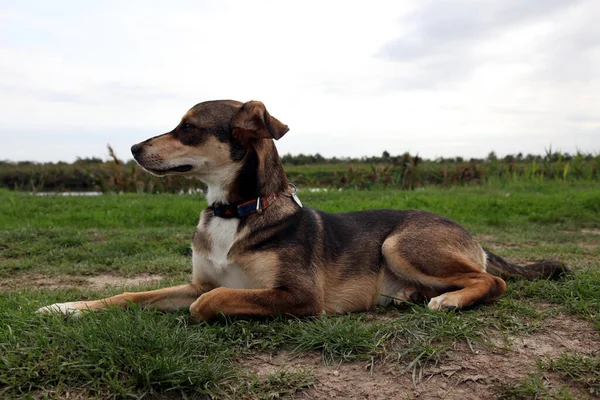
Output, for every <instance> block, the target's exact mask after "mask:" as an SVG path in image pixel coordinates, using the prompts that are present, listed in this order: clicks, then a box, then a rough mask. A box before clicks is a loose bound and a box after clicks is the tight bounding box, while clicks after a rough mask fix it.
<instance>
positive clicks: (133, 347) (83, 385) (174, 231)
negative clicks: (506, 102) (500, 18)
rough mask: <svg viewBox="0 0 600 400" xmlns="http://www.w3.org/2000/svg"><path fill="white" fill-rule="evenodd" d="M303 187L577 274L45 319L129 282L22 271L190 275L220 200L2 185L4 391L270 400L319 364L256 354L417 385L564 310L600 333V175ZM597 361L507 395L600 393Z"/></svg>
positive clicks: (306, 379) (569, 366)
mask: <svg viewBox="0 0 600 400" xmlns="http://www.w3.org/2000/svg"><path fill="white" fill-rule="evenodd" d="M300 197H301V199H302V201H303V202H304V203H305V204H309V205H311V206H313V207H316V208H320V209H323V210H326V211H332V212H339V211H353V210H360V209H367V208H420V209H426V210H430V211H434V212H439V213H441V214H444V215H447V216H449V217H451V218H453V219H455V220H457V221H459V222H461V223H462V224H463V225H465V226H466V227H467V228H468V229H469V230H470V231H471V232H473V233H474V234H475V235H477V236H478V237H480V238H482V241H483V243H484V244H485V245H487V247H489V248H490V249H492V250H493V251H494V252H496V253H498V254H499V255H501V256H507V257H513V258H515V259H517V260H531V259H535V258H560V259H562V260H565V261H567V262H568V263H569V264H571V265H572V266H573V267H574V269H575V271H576V272H575V274H574V275H573V276H571V277H569V278H566V279H564V280H561V281H558V282H551V281H535V282H527V281H522V280H517V281H514V282H511V283H510V285H509V290H508V291H507V294H506V295H505V296H504V297H503V298H501V299H500V300H499V301H497V302H495V303H493V304H489V305H484V306H480V307H476V308H473V309H470V310H465V311H459V312H433V311H430V310H428V309H427V308H424V307H423V306H422V305H406V306H404V307H402V308H393V307H387V308H379V309H376V310H374V311H373V312H370V313H362V314H352V315H342V316H321V317H316V318H307V319H301V320H298V319H281V318H274V319H268V320H245V319H221V320H219V321H216V322H212V323H201V324H198V323H196V322H195V321H193V320H192V319H191V317H190V316H189V313H187V312H179V313H174V314H163V313H158V312H152V311H143V310H140V309H138V308H136V307H132V309H131V310H128V311H127V312H123V311H120V310H110V311H107V312H104V313H101V314H97V315H96V314H91V315H87V316H86V317H85V318H83V319H81V320H71V319H69V318H67V319H65V318H63V317H61V316H58V315H54V316H49V317H40V316H36V315H35V314H34V311H35V309H36V308H38V307H40V306H42V305H46V304H51V303H54V302H58V301H69V300H75V299H91V298H99V297H104V296H107V295H110V294H116V293H119V292H121V291H122V288H107V289H92V288H89V287H86V286H81V287H76V288H70V287H67V288H60V287H59V288H57V289H52V290H40V289H38V288H32V287H27V286H26V285H23V284H22V283H18V284H17V283H16V282H23V281H26V279H27V278H28V277H31V276H41V277H44V278H45V279H48V280H50V279H57V280H59V281H60V280H61V279H64V277H68V276H71V277H73V276H85V275H98V274H106V273H109V274H112V275H116V276H135V275H137V274H140V273H153V274H159V275H161V276H165V277H168V278H167V279H165V280H163V281H161V282H159V283H155V284H153V285H150V286H147V287H158V286H161V287H162V286H168V285H171V284H174V283H179V282H182V281H185V280H186V279H188V277H189V274H190V264H191V261H190V251H189V242H190V238H191V233H192V230H193V227H194V226H195V224H196V223H197V219H198V215H199V212H200V210H201V209H202V208H203V207H204V206H205V205H206V203H205V201H204V199H203V198H202V197H201V196H191V195H184V196H178V195H166V194H164V195H152V196H150V195H135V194H124V195H105V196H100V197H83V198H73V197H53V196H50V197H35V196H30V195H26V194H22V193H15V192H8V191H0V227H1V230H0V288H2V289H1V290H0V326H2V329H0V397H8V398H11V397H15V398H19V397H24V396H33V397H51V396H55V397H59V398H60V397H66V396H67V395H66V393H81V394H82V395H85V396H97V397H102V398H129V397H149V398H159V397H163V396H174V397H188V398H203V397H206V396H213V397H218V398H252V399H254V398H265V399H266V398H275V397H281V396H287V395H290V394H292V393H295V392H296V391H299V390H304V389H305V388H307V387H309V386H311V385H312V384H313V382H314V381H315V376H313V374H314V372H313V371H311V370H307V369H303V368H294V365H290V368H286V369H282V370H275V371H271V372H269V373H267V374H266V375H265V374H259V373H258V372H257V371H255V370H252V369H251V368H249V367H248V366H245V364H244V363H243V362H242V360H244V359H245V358H247V357H252V356H253V355H256V354H261V353H267V354H276V353H280V352H289V353H290V354H294V355H295V357H302V355H303V354H306V353H316V354H320V356H321V358H322V359H323V362H324V363H325V364H329V363H338V362H361V363H365V364H367V365H368V366H369V367H370V369H371V372H372V373H377V371H378V365H388V366H395V368H397V369H398V370H399V371H406V373H409V374H412V375H411V376H412V377H413V380H414V382H415V383H418V382H419V380H420V377H421V376H422V373H423V371H424V370H425V369H426V368H428V367H429V366H431V365H434V364H436V363H438V364H439V363H444V362H445V361H447V360H449V358H450V357H451V351H452V350H453V349H455V348H456V346H457V345H461V346H465V348H466V349H467V351H476V349H477V351H480V350H481V349H498V351H502V349H503V348H507V349H508V348H510V346H511V343H512V340H514V338H515V337H520V336H527V335H535V334H536V332H537V331H538V330H539V329H540V327H543V326H544V324H545V323H546V321H548V320H550V319H551V318H552V317H553V316H557V315H570V316H573V318H583V319H585V320H587V321H590V324H591V325H593V327H594V328H595V329H596V330H598V331H600V317H599V315H600V272H599V269H598V265H599V259H600V246H599V245H598V244H599V240H600V236H598V229H599V228H600V193H599V191H598V190H597V188H596V186H595V184H593V183H585V182H583V183H581V182H580V183H577V184H568V183H560V184H558V183H554V184H549V183H546V184H544V183H542V184H536V185H535V186H527V185H521V184H512V185H508V186H490V187H463V188H451V189H439V188H429V189H423V190H417V191H413V192H398V191H391V190H379V191H343V192H338V191H331V192H326V193H309V192H302V193H301V196H300ZM582 229H583V231H582ZM58 286H60V285H58ZM130 289H133V288H130ZM139 289H140V288H135V290H139ZM469 349H471V350H469ZM598 365H600V364H599V363H598V359H597V357H591V356H589V355H583V354H569V355H565V356H564V357H562V358H555V359H549V360H545V361H544V360H541V361H540V362H539V363H538V367H537V368H538V370H537V371H534V372H532V375H531V376H529V377H528V378H526V379H525V380H524V381H521V382H506V383H505V384H504V385H503V386H499V387H498V390H497V394H498V396H504V397H505V398H544V396H546V397H551V398H552V397H553V396H554V397H555V398H569V397H568V396H571V395H572V393H577V392H576V391H575V392H573V390H576V389H577V388H580V389H581V388H583V389H584V390H587V391H590V390H598V382H599V378H598V376H599V373H598V371H599V370H600V368H599V367H598ZM549 372H551V373H552V374H555V375H557V376H565V377H570V378H569V379H570V380H572V381H573V382H574V384H575V385H576V386H575V389H573V388H570V387H569V386H568V385H567V386H564V385H563V386H560V385H558V384H555V383H551V384H550V383H549V381H548V380H547V378H545V377H544V375H543V374H545V373H549ZM573 396H574V395H573Z"/></svg>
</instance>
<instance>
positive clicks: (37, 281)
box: [0, 274, 163, 290]
mask: <svg viewBox="0 0 600 400" xmlns="http://www.w3.org/2000/svg"><path fill="white" fill-rule="evenodd" d="M162 279H163V277H162V276H161V275H153V274H141V275H136V276H132V277H123V276H118V275H111V274H102V275H96V276H86V275H50V276H48V275H40V274H20V275H17V276H15V277H13V278H10V279H0V290H8V289H21V288H38V289H69V288H76V287H85V288H87V289H105V288H107V287H111V286H112V287H132V286H137V285H142V284H150V283H154V282H158V281H160V280H162Z"/></svg>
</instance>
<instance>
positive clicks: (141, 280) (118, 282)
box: [85, 274, 163, 289]
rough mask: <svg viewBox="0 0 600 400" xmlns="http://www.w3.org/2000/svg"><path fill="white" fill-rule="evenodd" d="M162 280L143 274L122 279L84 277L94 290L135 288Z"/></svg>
mask: <svg viewBox="0 0 600 400" xmlns="http://www.w3.org/2000/svg"><path fill="white" fill-rule="evenodd" d="M162 279H163V277H162V276H160V275H152V274H143V275H136V276H134V277H129V278H124V277H122V276H115V275H98V276H90V277H86V278H85V280H86V281H87V282H88V283H89V284H90V285H91V286H92V287H93V288H96V289H104V288H106V287H108V286H137V285H147V284H150V283H154V282H159V281H161V280H162Z"/></svg>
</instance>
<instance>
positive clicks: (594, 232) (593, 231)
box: [581, 229, 600, 235]
mask: <svg viewBox="0 0 600 400" xmlns="http://www.w3.org/2000/svg"><path fill="white" fill-rule="evenodd" d="M581 233H587V234H590V235H600V229H582V230H581Z"/></svg>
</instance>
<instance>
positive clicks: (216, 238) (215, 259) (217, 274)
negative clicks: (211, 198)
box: [192, 218, 258, 289]
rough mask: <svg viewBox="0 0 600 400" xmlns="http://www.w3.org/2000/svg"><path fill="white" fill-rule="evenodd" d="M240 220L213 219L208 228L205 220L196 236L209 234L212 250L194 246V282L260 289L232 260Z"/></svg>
mask: <svg viewBox="0 0 600 400" xmlns="http://www.w3.org/2000/svg"><path fill="white" fill-rule="evenodd" d="M238 225H239V220H238V219H237V218H228V219H225V218H212V219H211V221H210V222H209V223H208V225H207V226H204V224H203V221H202V219H200V223H199V224H198V228H197V231H196V235H205V236H206V238H207V239H208V243H210V250H209V251H202V252H200V251H197V249H195V248H194V246H192V249H193V254H192V264H193V268H194V269H193V277H194V280H199V281H203V282H209V283H212V284H214V285H217V286H224V287H228V288H231V289H254V288H257V287H258V286H257V285H256V283H255V282H254V281H253V280H252V279H251V278H250V277H249V276H248V274H246V272H245V271H244V270H243V269H242V268H241V267H240V266H239V265H238V264H235V263H232V262H231V261H230V259H229V256H228V254H229V250H230V249H231V246H233V244H234V243H235V241H236V236H237V229H238Z"/></svg>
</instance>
